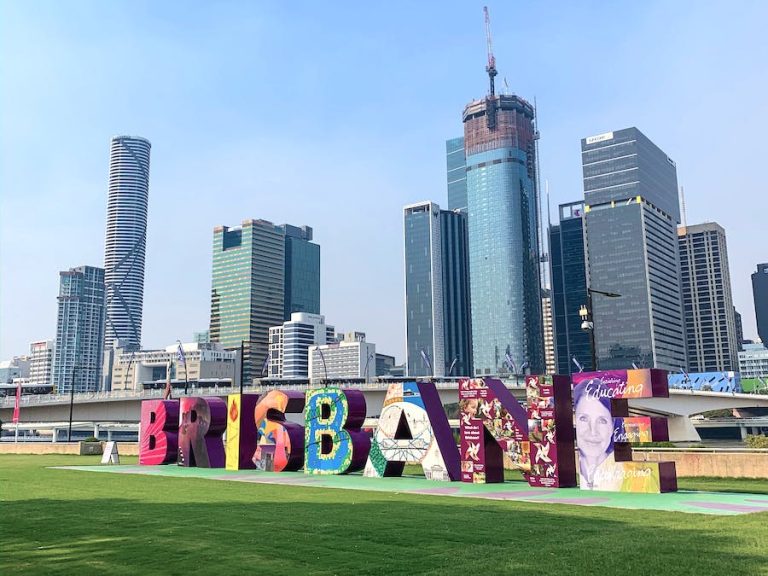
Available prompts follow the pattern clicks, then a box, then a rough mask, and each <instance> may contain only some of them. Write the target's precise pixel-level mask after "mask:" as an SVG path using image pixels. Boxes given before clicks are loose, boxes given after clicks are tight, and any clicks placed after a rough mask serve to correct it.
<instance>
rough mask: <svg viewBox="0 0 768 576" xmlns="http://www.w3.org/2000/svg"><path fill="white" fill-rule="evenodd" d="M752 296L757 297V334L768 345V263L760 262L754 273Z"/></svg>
mask: <svg viewBox="0 0 768 576" xmlns="http://www.w3.org/2000/svg"><path fill="white" fill-rule="evenodd" d="M752 296H753V297H754V299H755V320H756V321H757V335H758V336H760V340H762V341H763V344H765V345H766V346H768V263H764V264H758V265H757V272H753V273H752Z"/></svg>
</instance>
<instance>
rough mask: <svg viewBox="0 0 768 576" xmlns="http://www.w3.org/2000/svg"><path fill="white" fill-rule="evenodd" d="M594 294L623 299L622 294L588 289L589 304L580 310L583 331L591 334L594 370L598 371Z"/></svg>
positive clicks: (590, 342) (590, 343)
mask: <svg viewBox="0 0 768 576" xmlns="http://www.w3.org/2000/svg"><path fill="white" fill-rule="evenodd" d="M592 294H600V295H601V296H605V297H606V298H621V294H616V293H615V292H605V291H603V290H595V289H594V288H589V287H587V303H586V305H585V304H582V305H581V308H579V316H580V317H581V329H582V330H584V331H586V332H589V347H590V351H591V352H592V370H597V350H596V348H595V315H594V313H593V310H592Z"/></svg>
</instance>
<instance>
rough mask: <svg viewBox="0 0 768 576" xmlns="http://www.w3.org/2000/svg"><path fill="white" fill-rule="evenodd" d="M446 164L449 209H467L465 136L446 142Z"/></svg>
mask: <svg viewBox="0 0 768 576" xmlns="http://www.w3.org/2000/svg"><path fill="white" fill-rule="evenodd" d="M445 164H446V175H447V178H448V210H461V211H462V212H465V213H466V211H467V161H466V158H465V157H464V137H463V136H462V137H460V138H451V139H450V140H446V142H445Z"/></svg>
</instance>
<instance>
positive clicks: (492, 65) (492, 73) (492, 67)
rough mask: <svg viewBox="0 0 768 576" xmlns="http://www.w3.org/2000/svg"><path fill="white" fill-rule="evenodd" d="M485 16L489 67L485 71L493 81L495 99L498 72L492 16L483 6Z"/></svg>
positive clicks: (492, 89)
mask: <svg viewBox="0 0 768 576" xmlns="http://www.w3.org/2000/svg"><path fill="white" fill-rule="evenodd" d="M483 14H484V15H485V41H486V44H487V47H488V65H487V66H486V67H485V71H486V72H488V79H489V80H490V81H491V98H493V97H494V96H495V95H496V87H495V82H494V77H495V76H496V74H498V72H496V58H495V57H494V55H493V39H492V37H491V16H490V14H489V13H488V6H483Z"/></svg>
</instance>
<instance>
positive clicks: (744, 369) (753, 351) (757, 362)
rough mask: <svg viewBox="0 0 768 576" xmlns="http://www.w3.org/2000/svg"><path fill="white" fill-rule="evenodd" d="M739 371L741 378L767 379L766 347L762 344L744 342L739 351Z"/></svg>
mask: <svg viewBox="0 0 768 576" xmlns="http://www.w3.org/2000/svg"><path fill="white" fill-rule="evenodd" d="M739 372H741V377H742V379H745V378H762V379H768V348H766V347H765V346H764V345H763V344H759V343H758V344H744V350H742V351H740V352H739Z"/></svg>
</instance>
